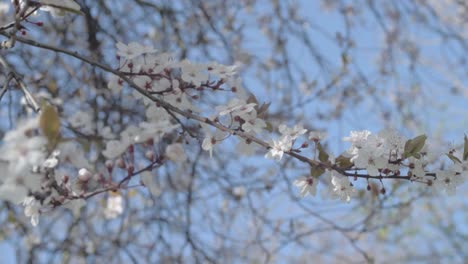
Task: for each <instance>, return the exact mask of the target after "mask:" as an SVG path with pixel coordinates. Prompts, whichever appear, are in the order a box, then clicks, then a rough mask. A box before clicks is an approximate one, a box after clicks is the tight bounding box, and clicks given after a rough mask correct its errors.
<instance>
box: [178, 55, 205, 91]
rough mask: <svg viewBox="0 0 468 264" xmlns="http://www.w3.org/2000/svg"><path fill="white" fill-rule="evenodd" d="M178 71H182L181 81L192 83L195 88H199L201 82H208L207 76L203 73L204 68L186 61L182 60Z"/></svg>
mask: <svg viewBox="0 0 468 264" xmlns="http://www.w3.org/2000/svg"><path fill="white" fill-rule="evenodd" d="M179 67H180V70H181V71H182V76H181V77H182V80H184V81H186V82H188V83H193V84H194V85H195V86H200V85H201V84H202V82H205V81H207V80H208V74H206V73H205V72H203V71H205V70H206V67H204V66H201V65H197V64H193V63H191V62H190V61H188V60H183V61H182V62H180V63H179Z"/></svg>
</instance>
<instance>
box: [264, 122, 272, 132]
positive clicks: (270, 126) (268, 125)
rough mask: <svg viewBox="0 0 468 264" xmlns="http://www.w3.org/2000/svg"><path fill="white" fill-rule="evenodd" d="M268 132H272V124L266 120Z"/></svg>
mask: <svg viewBox="0 0 468 264" xmlns="http://www.w3.org/2000/svg"><path fill="white" fill-rule="evenodd" d="M265 129H266V130H267V131H268V132H270V133H272V132H273V125H272V124H271V123H270V122H266V128H265Z"/></svg>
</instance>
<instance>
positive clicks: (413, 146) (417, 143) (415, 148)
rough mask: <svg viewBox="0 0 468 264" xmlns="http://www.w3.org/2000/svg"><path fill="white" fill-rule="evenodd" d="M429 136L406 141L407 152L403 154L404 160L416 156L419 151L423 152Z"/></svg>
mask: <svg viewBox="0 0 468 264" xmlns="http://www.w3.org/2000/svg"><path fill="white" fill-rule="evenodd" d="M426 139H427V136H426V135H420V136H417V137H415V138H413V139H410V140H408V141H406V143H405V152H404V153H403V157H404V158H408V157H412V156H415V154H417V153H418V152H419V151H421V150H422V148H423V147H424V144H425V143H426Z"/></svg>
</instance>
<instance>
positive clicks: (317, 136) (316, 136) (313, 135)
mask: <svg viewBox="0 0 468 264" xmlns="http://www.w3.org/2000/svg"><path fill="white" fill-rule="evenodd" d="M326 137H327V133H325V132H322V131H310V133H309V140H312V141H314V142H319V141H322V140H324V139H325V138H326Z"/></svg>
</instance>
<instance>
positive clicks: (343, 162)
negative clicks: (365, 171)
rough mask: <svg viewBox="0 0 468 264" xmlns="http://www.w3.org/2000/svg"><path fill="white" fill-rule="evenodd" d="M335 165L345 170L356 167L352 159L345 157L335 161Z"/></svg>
mask: <svg viewBox="0 0 468 264" xmlns="http://www.w3.org/2000/svg"><path fill="white" fill-rule="evenodd" d="M335 163H336V165H337V166H338V167H340V168H342V169H345V170H346V169H349V168H352V167H353V166H354V163H353V162H352V161H351V158H348V157H345V156H343V155H340V156H338V157H337V158H336V159H335Z"/></svg>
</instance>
